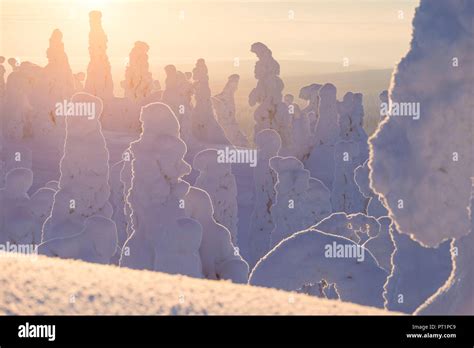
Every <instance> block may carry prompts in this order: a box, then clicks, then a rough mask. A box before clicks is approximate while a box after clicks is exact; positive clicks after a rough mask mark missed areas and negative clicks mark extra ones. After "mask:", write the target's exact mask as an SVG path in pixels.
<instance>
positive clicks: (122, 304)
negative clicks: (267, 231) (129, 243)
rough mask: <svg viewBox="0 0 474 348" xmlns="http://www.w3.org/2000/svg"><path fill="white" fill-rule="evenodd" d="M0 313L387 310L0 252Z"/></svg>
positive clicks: (330, 312)
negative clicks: (0, 255) (13, 255)
mask: <svg viewBox="0 0 474 348" xmlns="http://www.w3.org/2000/svg"><path fill="white" fill-rule="evenodd" d="M0 269H1V270H2V272H0V314H1V315H5V314H7V315H54V314H59V315H61V314H65V315H72V314H84V315H92V314H105V315H111V314H133V315H146V314H148V315H155V314H163V315H184V314H195V315H205V314H210V315H272V314H276V315H369V314H370V315H372V314H373V315H384V314H397V313H396V312H389V311H384V310H380V309H376V308H372V307H365V306H360V305H356V304H353V303H347V302H342V301H337V300H326V299H320V298H317V297H313V296H308V295H303V294H296V293H290V292H285V291H280V290H275V289H266V288H260V287H254V286H249V285H237V284H233V283H231V282H228V281H212V280H202V279H195V278H189V277H184V276H175V275H169V274H165V273H159V272H150V271H136V270H131V269H126V268H118V267H115V266H104V265H98V264H92V263H86V262H82V261H72V260H61V259H57V258H49V257H45V256H38V257H33V258H26V257H6V256H5V255H4V256H3V257H0Z"/></svg>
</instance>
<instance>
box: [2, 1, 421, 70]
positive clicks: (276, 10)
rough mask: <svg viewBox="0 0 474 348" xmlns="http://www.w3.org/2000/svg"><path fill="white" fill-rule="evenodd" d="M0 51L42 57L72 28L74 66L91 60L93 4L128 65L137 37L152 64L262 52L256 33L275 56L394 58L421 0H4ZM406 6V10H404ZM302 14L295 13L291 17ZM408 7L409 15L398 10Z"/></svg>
mask: <svg viewBox="0 0 474 348" xmlns="http://www.w3.org/2000/svg"><path fill="white" fill-rule="evenodd" d="M0 3H1V6H0V28H1V37H0V55H3V56H6V57H11V56H14V57H18V58H19V59H20V60H30V61H33V62H34V63H37V64H41V65H44V64H45V63H46V49H47V46H48V39H49V37H50V35H51V32H52V31H53V29H55V28H59V29H60V30H61V31H62V32H63V35H64V43H65V48H66V53H67V54H68V56H69V60H70V63H71V66H72V67H73V70H75V71H85V70H86V67H87V62H88V50H87V47H88V43H87V40H88V33H89V23H88V12H89V11H90V10H92V9H99V10H102V11H103V26H104V29H105V31H106V33H107V35H108V39H109V48H108V54H109V57H110V60H111V63H112V65H113V69H119V68H120V69H121V68H122V65H124V64H125V59H126V57H127V55H128V53H129V51H130V49H131V47H132V46H133V43H134V42H135V41H137V40H141V41H145V42H147V43H148V44H149V45H150V47H151V48H150V64H151V66H152V69H154V68H155V66H161V65H163V64H170V63H177V64H179V63H192V62H194V61H195V60H196V59H197V58H199V57H204V58H206V60H208V61H213V60H221V61H229V64H233V60H234V57H239V58H240V59H249V58H250V59H254V56H253V54H251V53H250V52H249V48H250V45H251V44H252V43H253V42H255V41H261V42H264V43H265V44H267V46H269V47H270V48H271V49H272V50H273V52H274V56H275V57H276V58H277V59H281V60H283V59H285V60H305V61H320V62H342V60H343V59H344V57H347V58H348V59H349V62H350V64H352V65H357V66H364V67H369V68H382V67H383V68H386V67H393V66H394V64H395V63H396V62H397V61H398V60H399V59H400V58H401V57H402V56H403V55H404V54H405V53H406V51H407V48H408V46H409V41H410V37H411V20H412V18H413V14H414V9H415V7H416V6H417V3H418V1H416V0H306V1H305V0H299V1H278V0H277V1H275V0H260V1H245V0H235V1H234V0H214V1H212V0H192V1H183V0H0ZM400 11H401V12H400ZM293 14H294V18H291V16H292V15H293ZM400 16H402V17H403V18H400Z"/></svg>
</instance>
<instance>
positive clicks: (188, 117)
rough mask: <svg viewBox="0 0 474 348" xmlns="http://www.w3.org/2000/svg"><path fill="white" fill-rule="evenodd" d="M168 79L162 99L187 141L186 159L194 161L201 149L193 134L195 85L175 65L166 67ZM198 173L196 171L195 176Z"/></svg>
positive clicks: (189, 161) (190, 161) (182, 136)
mask: <svg viewBox="0 0 474 348" xmlns="http://www.w3.org/2000/svg"><path fill="white" fill-rule="evenodd" d="M165 73H166V80H165V85H166V87H165V90H164V91H163V96H162V101H163V103H165V104H167V105H169V107H170V108H171V109H172V110H173V112H174V114H175V116H176V117H177V118H178V121H179V125H180V128H179V134H180V138H181V139H182V140H183V141H184V142H185V143H186V147H187V151H186V155H185V157H184V159H185V160H186V162H188V163H192V161H193V159H194V156H195V155H196V154H197V153H198V152H199V151H200V150H201V146H200V144H199V142H198V140H197V139H196V138H195V136H194V134H193V125H192V122H193V106H192V104H191V97H192V93H193V85H192V83H191V81H189V79H188V78H187V77H186V75H185V74H184V73H182V72H181V71H178V70H176V67H175V66H174V65H167V66H166V67H165ZM195 176H197V173H194V177H195Z"/></svg>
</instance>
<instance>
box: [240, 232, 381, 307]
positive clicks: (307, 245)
mask: <svg viewBox="0 0 474 348" xmlns="http://www.w3.org/2000/svg"><path fill="white" fill-rule="evenodd" d="M341 250H342V251H343V252H342V253H341V252H340V251H341ZM349 252H350V253H349ZM362 255H363V256H362ZM386 278H387V273H386V272H385V271H384V270H383V269H382V268H380V267H379V266H378V264H377V261H376V260H375V258H374V257H373V256H372V254H371V253H370V251H369V250H367V249H366V248H364V247H363V246H360V245H358V244H356V243H355V242H353V241H351V240H350V239H347V238H344V237H340V236H336V235H332V234H327V233H324V232H321V231H319V230H317V229H308V230H305V231H301V232H297V233H295V234H293V235H292V236H290V237H288V238H286V239H284V240H283V241H282V242H281V243H279V244H278V245H277V246H276V247H275V248H274V249H272V250H271V251H270V252H269V253H268V254H267V255H265V256H264V257H263V258H262V259H261V260H260V261H259V262H258V263H257V265H256V266H255V268H254V269H253V270H252V273H251V274H250V278H249V284H250V285H256V286H265V287H272V288H277V289H282V290H286V291H295V290H297V289H300V288H301V287H303V286H304V285H305V284H317V283H319V282H321V281H324V282H326V283H328V284H335V287H336V288H337V293H338V294H339V296H340V299H341V300H343V301H349V302H355V303H359V304H363V305H367V306H374V307H383V297H382V293H383V285H384V283H385V279H386Z"/></svg>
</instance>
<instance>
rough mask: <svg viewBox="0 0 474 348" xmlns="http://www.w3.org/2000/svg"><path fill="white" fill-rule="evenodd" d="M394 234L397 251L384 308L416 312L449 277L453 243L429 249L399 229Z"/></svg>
mask: <svg viewBox="0 0 474 348" xmlns="http://www.w3.org/2000/svg"><path fill="white" fill-rule="evenodd" d="M385 219H388V218H387V217H386V218H385ZM391 234H392V238H393V243H394V244H395V250H394V252H393V254H392V260H391V264H392V270H391V274H390V276H389V277H388V278H387V282H386V284H385V292H384V298H385V308H387V309H388V310H391V311H399V312H404V313H413V312H414V311H415V310H416V309H417V308H418V307H419V306H420V305H422V304H423V303H424V302H425V301H426V300H427V299H428V298H429V297H430V296H431V295H433V294H434V293H435V292H436V291H437V290H438V289H439V288H440V287H441V286H442V285H443V284H444V282H445V281H446V280H447V279H448V278H449V274H450V273H451V270H452V266H451V255H450V251H449V249H450V242H449V241H445V242H443V243H442V244H441V245H439V246H438V247H437V248H427V247H423V246H421V245H420V244H419V243H417V242H416V241H414V240H412V239H411V238H410V237H409V236H407V235H404V234H401V233H399V232H398V231H397V230H396V229H392V233H391Z"/></svg>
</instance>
